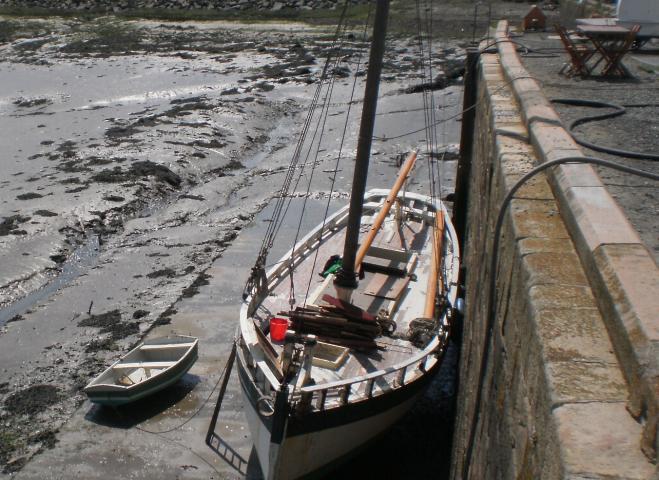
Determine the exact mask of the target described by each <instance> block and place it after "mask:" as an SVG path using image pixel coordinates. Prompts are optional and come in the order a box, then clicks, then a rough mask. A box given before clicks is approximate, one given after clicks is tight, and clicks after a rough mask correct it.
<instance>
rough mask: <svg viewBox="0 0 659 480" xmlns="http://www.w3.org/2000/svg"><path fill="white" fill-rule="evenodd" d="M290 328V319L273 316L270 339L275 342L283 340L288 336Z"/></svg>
mask: <svg viewBox="0 0 659 480" xmlns="http://www.w3.org/2000/svg"><path fill="white" fill-rule="evenodd" d="M287 329H288V320H286V319H285V318H281V317H272V318H271V319H270V339H271V340H272V341H273V342H281V341H283V340H284V337H285V336H286V330H287Z"/></svg>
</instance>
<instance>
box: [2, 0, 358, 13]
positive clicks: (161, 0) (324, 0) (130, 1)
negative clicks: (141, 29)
mask: <svg viewBox="0 0 659 480" xmlns="http://www.w3.org/2000/svg"><path fill="white" fill-rule="evenodd" d="M350 3H351V4H354V5H356V4H361V3H368V0H350ZM342 5H343V2H339V1H338V0H118V1H107V0H0V7H27V8H47V9H49V10H62V11H71V10H81V11H106V12H120V11H124V10H134V9H169V10H219V11H240V10H248V9H251V10H273V11H277V10H282V9H305V10H311V9H315V8H324V9H333V8H336V7H337V6H342Z"/></svg>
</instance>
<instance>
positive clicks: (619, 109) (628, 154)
mask: <svg viewBox="0 0 659 480" xmlns="http://www.w3.org/2000/svg"><path fill="white" fill-rule="evenodd" d="M550 101H551V103H559V104H561V105H572V106H575V107H592V108H612V109H613V110H614V111H613V112H608V113H602V114H599V115H588V116H585V117H581V118H577V119H576V120H574V121H573V122H572V123H570V125H569V126H568V131H569V132H570V135H572V138H573V139H574V141H575V142H577V143H578V144H579V145H582V146H584V147H586V148H590V149H591V150H595V151H596V152H603V153H609V154H611V155H617V156H619V157H625V158H635V159H640V160H659V155H657V154H655V153H643V152H633V151H629V150H620V149H617V148H611V147H603V146H601V145H597V144H595V143H591V142H588V141H587V140H584V139H583V138H580V137H578V136H577V135H576V134H575V133H574V132H573V129H574V128H576V127H578V126H579V125H583V124H584V123H588V122H595V121H597V120H605V119H607V118H615V117H619V116H620V115H624V114H625V113H626V112H627V109H626V108H625V107H623V106H622V105H616V104H613V103H606V102H599V101H595V100H581V99H577V98H554V99H552V100H550ZM651 106H655V105H653V104H639V105H634V107H651Z"/></svg>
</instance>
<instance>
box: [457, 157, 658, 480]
mask: <svg viewBox="0 0 659 480" xmlns="http://www.w3.org/2000/svg"><path fill="white" fill-rule="evenodd" d="M563 163H575V164H579V163H588V164H595V165H600V166H602V167H608V168H612V169H614V170H619V171H621V172H624V173H629V174H632V175H638V176H640V177H644V178H649V179H651V180H655V181H659V174H656V173H652V172H646V171H644V170H639V169H637V168H633V167H628V166H626V165H620V164H618V163H615V162H611V161H609V160H602V159H601V158H595V157H565V158H558V159H556V160H550V161H548V162H545V163H543V164H542V165H539V166H537V167H535V168H534V169H532V170H531V171H529V172H528V173H526V174H525V175H524V176H523V177H522V178H520V179H519V180H518V181H517V182H515V184H514V185H513V186H512V188H511V189H510V191H509V192H508V193H507V194H506V196H505V197H504V199H503V201H502V202H501V208H500V209H499V213H498V215H497V221H496V223H495V227H494V233H493V237H494V238H493V243H492V254H491V261H490V272H489V273H490V281H489V285H488V287H489V288H488V292H489V294H488V297H487V310H486V312H487V318H486V319H485V322H486V326H485V339H484V340H483V351H482V352H481V363H480V370H479V373H478V386H477V388H476V400H475V402H474V414H473V417H472V419H471V426H470V432H469V439H468V443H467V450H466V452H465V459H464V463H463V465H462V478H464V479H467V478H469V468H470V466H471V461H472V456H473V450H474V443H475V441H476V430H477V428H478V422H479V417H480V413H479V410H480V408H481V403H482V401H483V387H484V386H485V380H486V378H487V373H488V366H489V363H488V357H489V356H490V349H491V343H492V335H493V334H494V326H495V323H496V313H497V312H496V302H495V297H496V290H497V288H496V280H497V275H496V272H497V263H498V262H499V240H500V236H501V229H502V228H503V221H504V218H505V217H504V214H505V213H506V210H507V209H508V206H509V205H510V203H511V202H512V200H513V197H514V195H515V193H517V191H518V190H519V189H520V188H521V187H522V186H523V185H524V184H525V183H526V182H527V181H528V180H529V179H531V178H532V177H534V176H536V175H537V174H538V173H540V172H543V171H545V170H546V169H547V168H549V167H553V166H555V165H560V164H563Z"/></svg>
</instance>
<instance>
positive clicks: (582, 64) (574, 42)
mask: <svg viewBox="0 0 659 480" xmlns="http://www.w3.org/2000/svg"><path fill="white" fill-rule="evenodd" d="M554 28H555V29H556V33H558V36H559V37H560V39H561V43H562V44H563V48H565V51H566V52H567V54H568V56H569V57H570V63H569V64H568V63H566V64H565V65H563V67H562V68H561V69H560V71H559V72H558V73H563V72H564V71H565V75H567V76H568V77H570V76H572V75H581V76H582V77H586V76H588V75H590V67H589V66H588V60H590V59H591V57H592V56H593V55H594V54H595V52H597V50H595V49H594V48H592V47H591V46H590V43H589V42H588V41H587V40H586V39H584V38H581V37H578V38H573V37H571V36H570V34H569V33H568V31H567V29H566V28H565V27H563V26H561V25H554Z"/></svg>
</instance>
